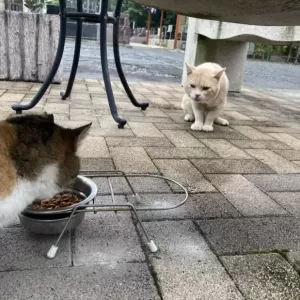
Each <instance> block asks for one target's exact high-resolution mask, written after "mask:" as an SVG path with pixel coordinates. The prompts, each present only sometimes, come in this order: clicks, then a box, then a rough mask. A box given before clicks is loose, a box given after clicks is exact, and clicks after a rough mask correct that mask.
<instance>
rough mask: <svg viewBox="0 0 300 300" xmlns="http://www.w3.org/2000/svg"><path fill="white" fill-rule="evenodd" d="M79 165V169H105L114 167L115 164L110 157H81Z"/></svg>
mask: <svg viewBox="0 0 300 300" xmlns="http://www.w3.org/2000/svg"><path fill="white" fill-rule="evenodd" d="M80 165H81V167H80V169H81V170H84V171H100V170H101V171H107V170H114V169H115V165H114V163H113V161H112V160H111V159H103V158H82V159H81V160H80Z"/></svg>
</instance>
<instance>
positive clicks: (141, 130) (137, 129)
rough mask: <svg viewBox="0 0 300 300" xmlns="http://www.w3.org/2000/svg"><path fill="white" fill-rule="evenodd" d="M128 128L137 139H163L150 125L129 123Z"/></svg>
mask: <svg viewBox="0 0 300 300" xmlns="http://www.w3.org/2000/svg"><path fill="white" fill-rule="evenodd" d="M129 126H130V128H131V130H132V131H133V133H134V134H135V136H137V137H164V135H163V134H162V133H161V132H160V131H159V130H158V129H157V128H156V127H155V126H154V125H153V124H152V123H137V122H130V123H129Z"/></svg>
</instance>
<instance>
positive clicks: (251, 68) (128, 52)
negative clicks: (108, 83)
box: [63, 39, 300, 94]
mask: <svg viewBox="0 0 300 300" xmlns="http://www.w3.org/2000/svg"><path fill="white" fill-rule="evenodd" d="M73 47H74V40H71V39H69V40H68V41H67V44H66V50H65V53H64V57H63V59H64V77H66V78H67V77H68V76H69V72H70V69H71V63H72V59H73V50H74V48H73ZM99 49H100V47H99V44H98V43H97V42H95V41H84V42H83V44H82V51H81V60H80V64H79V68H78V75H77V77H78V78H102V74H101V66H100V58H99V53H100V50H99ZM107 52H108V61H109V69H110V75H111V79H112V80H119V78H118V75H117V71H116V68H115V64H114V61H113V49H112V46H111V45H110V46H108V50H107ZM120 53H121V61H122V65H123V69H124V72H125V74H126V76H127V78H128V80H129V81H140V80H146V81H156V82H174V83H177V82H178V83H180V81H181V73H182V67H183V59H184V54H183V53H182V52H180V51H174V50H166V49H159V48H147V47H139V46H133V47H131V46H121V47H120ZM299 78H300V66H299V65H293V64H284V63H273V62H262V61H253V60H248V61H247V63H246V69H245V75H244V86H245V87H249V88H254V89H268V90H270V92H274V93H275V94H276V93H278V92H277V91H278V90H282V89H283V90H297V89H298V90H299V89H300V80H299Z"/></svg>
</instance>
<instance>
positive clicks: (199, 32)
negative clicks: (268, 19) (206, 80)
mask: <svg viewBox="0 0 300 300" xmlns="http://www.w3.org/2000/svg"><path fill="white" fill-rule="evenodd" d="M248 42H259V43H266V44H268V43H269V44H287V43H290V42H300V26H298V27H297V26H276V27H275V26H255V25H243V24H236V23H227V22H219V21H209V20H203V19H195V18H189V27H188V35H187V42H186V50H185V62H187V63H189V64H192V65H198V64H201V63H203V62H206V61H212V62H216V63H218V64H220V65H222V66H225V67H226V69H227V75H228V78H229V81H230V88H229V90H230V91H232V92H239V91H240V90H241V88H242V84H243V77H244V68H245V63H246V60H247V53H248ZM185 78H186V70H185V68H184V70H183V76H182V81H184V80H185Z"/></svg>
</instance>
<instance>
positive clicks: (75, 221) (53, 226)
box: [19, 213, 85, 234]
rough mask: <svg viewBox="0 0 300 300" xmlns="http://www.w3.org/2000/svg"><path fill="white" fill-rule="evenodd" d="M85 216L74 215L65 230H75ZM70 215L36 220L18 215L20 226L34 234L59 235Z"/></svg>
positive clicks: (24, 215) (81, 214) (22, 214)
mask: <svg viewBox="0 0 300 300" xmlns="http://www.w3.org/2000/svg"><path fill="white" fill-rule="evenodd" d="M84 216H85V214H84V213H78V214H74V216H73V217H72V219H71V220H70V222H69V224H68V228H67V230H71V229H74V228H76V227H77V226H78V225H80V223H81V222H82V221H83V219H84ZM69 217H70V215H68V216H65V217H63V218H61V217H60V218H57V219H50V220H49V219H37V218H32V217H31V216H29V215H26V214H24V213H20V214H19V220H20V223H21V224H22V226H23V227H24V228H25V229H27V230H29V231H31V232H34V233H40V234H59V233H61V232H62V230H63V229H64V227H65V225H66V223H67V221H68V219H69Z"/></svg>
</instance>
